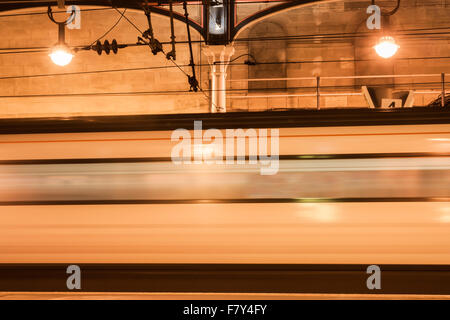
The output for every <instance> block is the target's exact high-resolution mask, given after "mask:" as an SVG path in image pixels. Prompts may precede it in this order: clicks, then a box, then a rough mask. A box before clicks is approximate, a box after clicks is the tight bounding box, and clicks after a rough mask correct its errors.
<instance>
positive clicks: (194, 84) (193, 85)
mask: <svg viewBox="0 0 450 320" xmlns="http://www.w3.org/2000/svg"><path fill="white" fill-rule="evenodd" d="M183 9H184V17H185V19H186V28H187V36H188V42H189V52H190V56H191V58H190V62H189V66H191V68H192V76H190V75H187V77H188V82H189V85H190V90H189V91H194V92H197V91H198V87H199V84H198V80H197V77H196V75H195V63H194V53H193V51H192V39H191V30H190V27H189V13H188V9H187V3H186V1H184V2H183Z"/></svg>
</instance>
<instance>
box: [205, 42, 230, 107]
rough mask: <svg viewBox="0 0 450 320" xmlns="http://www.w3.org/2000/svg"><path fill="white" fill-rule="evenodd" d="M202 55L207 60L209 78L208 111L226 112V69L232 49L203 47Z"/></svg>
mask: <svg viewBox="0 0 450 320" xmlns="http://www.w3.org/2000/svg"><path fill="white" fill-rule="evenodd" d="M202 51H203V53H204V54H205V55H206V56H207V58H208V63H209V67H210V69H209V77H210V90H211V91H210V110H211V112H212V113H215V112H227V92H226V89H227V82H226V81H227V68H228V63H229V62H230V59H231V57H232V56H233V54H234V47H233V46H231V45H228V46H204V47H203V50H202Z"/></svg>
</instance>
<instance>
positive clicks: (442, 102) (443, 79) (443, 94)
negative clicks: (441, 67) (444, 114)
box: [441, 72, 445, 107]
mask: <svg viewBox="0 0 450 320" xmlns="http://www.w3.org/2000/svg"><path fill="white" fill-rule="evenodd" d="M441 78H442V94H441V107H445V73H444V72H442V74H441Z"/></svg>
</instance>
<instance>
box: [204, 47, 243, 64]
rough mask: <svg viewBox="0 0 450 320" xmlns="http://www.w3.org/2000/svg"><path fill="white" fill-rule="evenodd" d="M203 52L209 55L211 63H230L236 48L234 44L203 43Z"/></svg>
mask: <svg viewBox="0 0 450 320" xmlns="http://www.w3.org/2000/svg"><path fill="white" fill-rule="evenodd" d="M202 52H203V53H204V54H205V55H206V56H207V57H208V62H209V64H213V63H214V62H222V63H223V62H225V63H228V62H229V61H230V59H231V57H232V56H233V54H234V52H235V49H234V46H233V45H226V46H222V45H220V46H209V45H202Z"/></svg>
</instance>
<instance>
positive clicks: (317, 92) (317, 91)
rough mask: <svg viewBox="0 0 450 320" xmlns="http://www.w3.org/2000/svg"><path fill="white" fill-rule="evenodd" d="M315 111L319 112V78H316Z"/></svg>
mask: <svg viewBox="0 0 450 320" xmlns="http://www.w3.org/2000/svg"><path fill="white" fill-rule="evenodd" d="M316 96H317V110H320V77H319V76H318V77H317V78H316Z"/></svg>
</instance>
